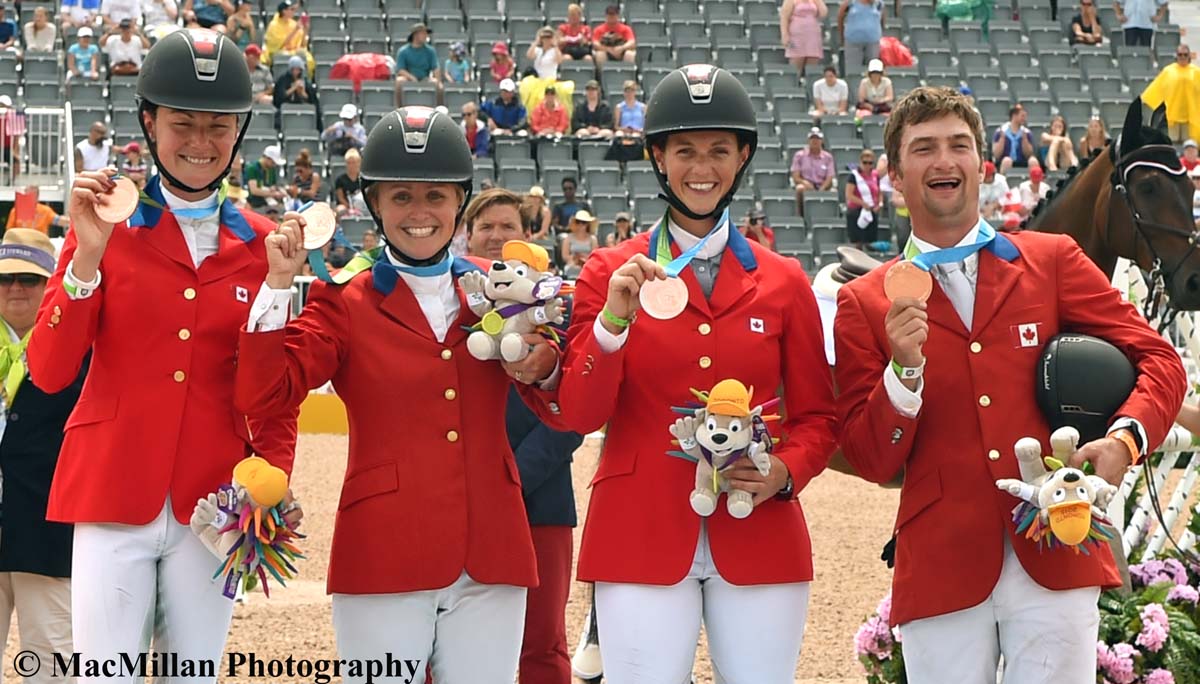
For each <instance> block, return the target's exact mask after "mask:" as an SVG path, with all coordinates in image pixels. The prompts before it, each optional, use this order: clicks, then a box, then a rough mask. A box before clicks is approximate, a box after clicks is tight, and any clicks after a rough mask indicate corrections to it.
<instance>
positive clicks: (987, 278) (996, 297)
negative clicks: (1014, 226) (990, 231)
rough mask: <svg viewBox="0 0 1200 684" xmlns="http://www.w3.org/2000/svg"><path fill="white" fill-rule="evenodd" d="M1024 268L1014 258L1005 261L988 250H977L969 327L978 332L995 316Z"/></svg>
mask: <svg viewBox="0 0 1200 684" xmlns="http://www.w3.org/2000/svg"><path fill="white" fill-rule="evenodd" d="M1024 272H1025V269H1024V268H1022V267H1021V266H1020V265H1018V264H1017V262H1016V261H1015V260H1013V261H1006V260H1004V259H1001V258H999V257H997V256H996V255H995V254H993V253H991V252H990V251H989V250H986V249H985V250H981V251H980V252H979V276H978V278H977V280H976V285H975V317H974V319H973V320H972V325H971V329H972V330H973V331H975V332H979V331H981V330H983V329H984V328H985V327H987V324H988V323H990V322H991V321H992V319H993V318H995V317H996V314H997V313H999V311H1000V309H1001V307H1003V306H1004V302H1005V301H1006V300H1007V299H1008V295H1009V294H1010V293H1011V292H1012V290H1013V288H1014V287H1016V286H1017V279H1019V278H1020V277H1021V274H1022V273H1024Z"/></svg>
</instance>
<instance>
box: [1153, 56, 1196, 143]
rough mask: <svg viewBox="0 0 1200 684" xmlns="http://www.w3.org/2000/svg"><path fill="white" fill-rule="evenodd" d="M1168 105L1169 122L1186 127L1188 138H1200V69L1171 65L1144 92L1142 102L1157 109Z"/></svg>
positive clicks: (1190, 65)
mask: <svg viewBox="0 0 1200 684" xmlns="http://www.w3.org/2000/svg"><path fill="white" fill-rule="evenodd" d="M1164 102H1165V103H1167V123H1168V124H1169V125H1172V126H1176V125H1181V124H1186V125H1187V127H1188V137H1189V138H1197V137H1200V66H1196V65H1195V64H1189V65H1187V66H1180V65H1179V64H1170V65H1168V66H1167V67H1165V68H1164V69H1163V70H1162V71H1161V72H1160V73H1159V74H1158V76H1156V77H1155V78H1154V80H1153V81H1152V82H1151V83H1150V85H1148V86H1146V91H1145V92H1143V93H1142V103H1143V104H1145V105H1147V106H1148V107H1150V108H1151V109H1155V108H1157V107H1158V105H1160V104H1162V103H1164Z"/></svg>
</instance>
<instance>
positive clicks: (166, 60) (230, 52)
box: [137, 29, 254, 192]
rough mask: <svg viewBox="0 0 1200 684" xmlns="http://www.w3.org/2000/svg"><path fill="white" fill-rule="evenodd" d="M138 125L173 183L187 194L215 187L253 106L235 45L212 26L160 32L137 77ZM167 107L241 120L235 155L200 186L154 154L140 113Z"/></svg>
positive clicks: (246, 71)
mask: <svg viewBox="0 0 1200 684" xmlns="http://www.w3.org/2000/svg"><path fill="white" fill-rule="evenodd" d="M137 99H138V124H139V125H141V127H142V135H144V136H145V138H146V143H147V144H148V145H149V147H150V155H151V156H152V157H154V161H155V163H156V165H157V166H158V171H159V173H161V174H162V175H163V177H165V178H166V179H167V180H168V181H170V183H171V185H174V186H175V187H178V188H180V189H182V190H185V191H187V192H203V191H206V190H207V191H212V190H216V189H217V188H219V187H220V186H221V181H222V180H224V179H225V176H226V175H227V174H228V173H229V167H231V166H232V165H233V158H234V157H236V156H237V151H238V148H240V147H241V145H242V137H243V136H244V135H245V134H246V128H247V127H248V126H249V125H250V109H251V107H252V106H253V105H254V94H253V89H252V87H251V85H250V71H249V69H247V68H246V59H245V57H243V56H242V52H241V50H239V49H238V46H237V44H236V43H234V42H233V41H232V40H230V39H229V38H226V37H225V36H224V35H223V34H220V33H217V32H216V31H212V30H210V29H184V30H181V31H175V32H173V33H171V34H169V35H166V36H163V38H162V39H160V40H159V41H158V42H157V43H155V44H154V47H152V48H150V52H148V53H146V58H145V59H144V60H143V61H142V68H141V71H139V72H138V80H137ZM154 107H170V108H172V109H181V110H186V111H193V112H213V113H218V114H237V115H238V116H239V117H240V119H241V123H242V127H241V130H240V131H238V139H237V142H236V143H234V146H233V154H231V155H230V156H229V162H228V163H227V164H226V165H225V169H224V170H222V171H221V173H220V174H219V175H218V176H217V177H216V178H214V179H213V181H212V182H211V183H209V184H208V185H206V186H204V187H202V188H193V187H191V186H188V185H185V184H183V183H181V182H180V181H179V179H178V178H175V177H174V176H172V175H171V173H170V172H169V171H167V168H166V166H164V165H163V163H162V161H161V160H160V159H159V158H158V145H157V144H156V143H155V141H154V139H153V138H151V137H150V135H149V133H148V132H147V131H146V122H145V121H143V120H142V112H145V111H147V110H148V109H153V108H154Z"/></svg>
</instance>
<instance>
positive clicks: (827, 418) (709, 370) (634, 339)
mask: <svg viewBox="0 0 1200 684" xmlns="http://www.w3.org/2000/svg"><path fill="white" fill-rule="evenodd" d="M655 235H657V232H655ZM651 240H652V238H651V235H650V234H643V235H639V236H636V237H634V238H632V239H630V240H627V241H625V242H623V243H621V244H620V245H618V246H616V247H613V248H610V249H601V250H599V251H597V252H595V253H593V254H592V256H591V257H590V258H589V259H588V261H587V264H586V265H585V266H584V269H583V273H582V275H581V276H580V279H579V282H578V283H577V285H576V292H575V308H574V314H573V318H572V321H571V327H570V335H569V338H570V340H571V342H570V345H569V347H568V354H567V363H566V370H565V373H564V375H563V379H562V384H561V385H560V386H559V393H560V397H561V402H562V407H563V419H564V420H565V421H566V422H567V423H568V425H569V427H570V428H571V429H573V430H575V431H577V432H584V433H586V432H590V431H592V430H595V429H597V428H599V427H600V426H601V425H603V424H605V423H607V424H608V431H607V439H606V440H605V443H604V453H603V456H602V457H601V459H600V467H599V469H598V470H597V471H596V475H595V477H594V478H593V479H592V486H593V490H592V498H591V503H590V504H589V506H588V517H587V523H586V525H585V527H584V532H583V547H582V550H581V551H580V556H579V579H581V580H584V581H604V582H632V583H639V584H660V585H669V584H674V583H676V582H679V581H680V580H682V579H683V578H684V577H685V576H686V575H687V572H688V568H689V567H690V566H691V564H692V558H693V555H694V554H695V551H696V540H697V538H698V535H699V533H700V521H701V518H700V516H698V515H696V513H695V512H694V511H693V510H692V507H691V504H690V503H689V502H688V495H689V494H690V493H691V491H692V489H693V488H694V487H695V481H696V466H695V465H694V464H692V463H689V462H687V461H684V460H682V459H679V458H674V457H672V456H668V455H667V453H666V452H667V451H669V450H671V449H674V448H677V447H674V446H672V444H671V439H672V438H671V434H670V432H668V427H669V426H670V425H671V424H672V423H673V422H674V421H675V418H676V417H677V416H676V415H675V414H674V413H672V411H671V406H673V405H674V406H681V405H685V404H687V403H688V402H689V401H692V400H693V397H692V395H691V393H690V392H689V391H688V389H689V388H696V389H699V390H707V389H709V388H711V387H712V386H713V385H715V384H716V383H717V382H719V381H720V380H723V379H726V378H736V379H738V380H741V381H742V382H743V383H745V384H746V385H747V386H750V385H753V386H754V397H753V404H760V403H763V402H764V401H767V400H769V399H771V398H772V397H773V396H775V394H776V392H777V391H778V389H779V388H780V385H781V384H782V386H783V389H784V402H783V404H782V406H781V408H782V409H783V411H784V412H785V413H786V416H787V417H786V420H784V421H782V422H780V423H774V424H772V427H771V431H772V433H773V434H775V435H776V436H781V434H780V433H781V432H782V433H783V434H782V436H784V437H785V438H784V441H782V442H781V443H780V444H779V445H778V448H777V449H776V452H775V453H776V455H777V456H778V457H779V458H780V459H782V460H783V462H784V463H786V464H787V466H788V470H789V472H790V473H791V475H792V478H793V480H794V482H795V487H796V491H799V490H800V489H801V488H803V487H804V486H805V485H806V484H808V482H809V480H811V479H812V478H813V477H815V476H816V475H817V474H818V473H820V472H821V471H822V470H823V469H824V468H825V464H826V463H827V462H828V460H829V456H830V454H831V453H832V452H833V449H834V447H835V441H834V438H835V431H836V430H835V414H834V403H833V391H832V387H831V381H832V379H831V377H830V373H829V366H828V365H827V363H826V361H825V352H824V346H823V344H824V343H823V342H822V335H821V322H820V318H819V316H818V314H817V305H816V300H815V299H814V298H813V294H812V291H811V289H810V288H809V284H808V278H807V277H806V276H805V275H804V271H803V269H801V267H800V264H799V262H797V261H795V260H792V259H787V258H784V257H781V256H779V255H777V254H774V253H772V252H769V251H767V250H765V249H763V248H762V247H760V246H759V245H758V244H754V243H750V242H748V241H747V240H746V239H745V238H744V237H743V236H742V235H741V234H740V233H739V232H737V231H736V230H732V229H731V230H730V233H729V243H728V246H727V247H726V249H725V253H724V255H723V256H722V258H721V266H720V271H719V272H718V277H717V281H716V285H715V287H714V288H713V292H712V297H711V298H710V299H708V300H705V298H704V294H703V292H702V291H701V290H700V286H699V284H698V283H697V281H696V278H695V275H694V274H693V273H692V271H691V269H690V268H689V269H686V270H685V271H684V274H683V276H682V277H683V279H684V281H685V282H686V283H687V286H688V293H689V297H690V298H689V303H688V307H687V309H686V310H685V311H684V312H683V313H682V314H680V315H679V316H678V317H676V318H674V319H672V320H669V321H660V320H656V319H654V318H651V317H650V316H647V315H645V314H644V313H642V314H639V315H638V319H637V321H636V322H635V323H634V324H633V327H632V328H631V329H630V331H629V337H628V339H627V340H626V343H625V346H624V347H622V348H621V349H620V350H618V351H616V352H614V353H612V354H605V353H604V352H603V351H601V350H600V347H599V346H598V343H597V342H596V338H595V336H594V334H593V331H592V326H593V323H594V321H595V318H596V316H597V315H598V314H599V313H600V310H601V308H603V306H604V302H605V300H606V299H607V296H608V279H609V275H610V274H611V273H612V272H613V271H614V270H615V269H617V268H618V267H620V266H621V265H622V264H624V263H625V262H626V261H627V260H628V259H629V257H630V256H632V255H633V254H635V253H638V252H641V253H643V254H649V246H650V245H651V244H653V243H652V242H651ZM672 248H673V250H674V251H675V253H676V254H678V247H677V246H675V245H672ZM781 428H782V429H781ZM708 533H709V544H710V547H711V549H712V554H713V559H714V561H715V562H716V565H717V568H718V569H719V570H720V572H721V576H722V577H723V578H725V579H726V580H727V581H729V582H731V583H734V584H743V585H744V584H772V583H785V582H802V581H809V580H811V579H812V553H811V546H810V543H809V538H808V529H807V527H806V525H805V522H804V513H803V511H801V509H800V502H799V501H797V500H795V499H792V500H791V501H787V502H783V501H777V500H774V499H771V500H768V501H765V502H763V503H762V504H760V505H759V506H758V507H757V508H756V509H755V511H754V512H753V513H752V514H751V515H750V517H749V518H746V519H744V520H736V519H734V518H732V517H730V516H729V514H728V512H727V511H726V509H725V503H724V497H722V500H721V502H720V503H719V504H718V506H717V510H716V512H715V513H714V514H713V515H712V516H711V517H709V518H708Z"/></svg>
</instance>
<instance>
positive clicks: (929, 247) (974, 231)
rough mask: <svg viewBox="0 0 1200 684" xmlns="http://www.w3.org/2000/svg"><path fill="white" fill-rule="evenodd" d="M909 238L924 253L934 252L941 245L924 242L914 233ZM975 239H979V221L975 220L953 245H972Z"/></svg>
mask: <svg viewBox="0 0 1200 684" xmlns="http://www.w3.org/2000/svg"><path fill="white" fill-rule="evenodd" d="M911 238H912V242H913V244H914V245H916V247H917V249H918V250H920V252H921V253H922V254H925V253H926V252H936V251H937V250H939V249H941V247H938V246H937V245H934V244H931V243H928V242H925V241H924V240H922V239H921V238H919V237H917V234H916V233H913V234H912V236H911ZM977 239H979V222H978V221H976V222H975V225H974V226H971V230H968V231H967V234H966V235H964V236H963V238H962V239H961V240H959V241H958V244H956V245H954V246H955V247H962V246H964V245H973V244H975V241H976V240H977Z"/></svg>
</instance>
